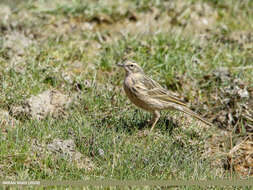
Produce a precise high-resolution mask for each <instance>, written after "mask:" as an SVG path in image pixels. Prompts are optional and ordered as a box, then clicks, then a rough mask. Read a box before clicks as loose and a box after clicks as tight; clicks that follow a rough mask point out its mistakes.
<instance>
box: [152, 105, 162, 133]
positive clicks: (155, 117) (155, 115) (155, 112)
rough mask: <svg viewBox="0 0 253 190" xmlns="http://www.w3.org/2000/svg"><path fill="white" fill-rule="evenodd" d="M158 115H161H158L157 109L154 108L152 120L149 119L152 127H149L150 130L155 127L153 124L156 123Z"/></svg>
mask: <svg viewBox="0 0 253 190" xmlns="http://www.w3.org/2000/svg"><path fill="white" fill-rule="evenodd" d="M160 116H161V115H160V113H159V111H157V110H155V111H154V112H153V118H152V120H151V121H150V122H151V123H152V127H151V129H150V132H151V131H152V130H153V129H154V128H155V125H156V123H157V121H158V120H159V118H160Z"/></svg>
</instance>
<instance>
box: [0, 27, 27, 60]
mask: <svg viewBox="0 0 253 190" xmlns="http://www.w3.org/2000/svg"><path fill="white" fill-rule="evenodd" d="M3 39H4V43H3V44H4V45H3V47H4V48H6V49H9V50H11V51H8V55H9V56H10V57H12V56H13V55H24V53H25V48H27V47H28V46H29V45H31V44H32V40H30V39H29V38H27V37H26V36H25V35H24V34H22V33H20V32H18V31H13V32H10V33H8V34H7V35H5V36H4V38H3Z"/></svg>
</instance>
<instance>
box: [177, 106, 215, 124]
mask: <svg viewBox="0 0 253 190" xmlns="http://www.w3.org/2000/svg"><path fill="white" fill-rule="evenodd" d="M181 111H182V112H184V113H186V114H188V115H190V116H192V117H194V118H196V119H198V120H200V121H202V122H203V123H205V124H207V125H209V126H213V124H212V123H211V122H210V121H207V120H206V119H204V118H203V117H201V116H200V115H199V114H197V113H195V112H194V111H192V110H191V109H189V108H186V107H184V109H182V110H181Z"/></svg>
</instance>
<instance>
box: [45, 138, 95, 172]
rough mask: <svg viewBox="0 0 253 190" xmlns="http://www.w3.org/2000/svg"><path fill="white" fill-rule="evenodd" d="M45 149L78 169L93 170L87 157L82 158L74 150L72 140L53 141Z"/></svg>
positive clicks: (74, 146)
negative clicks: (69, 161)
mask: <svg viewBox="0 0 253 190" xmlns="http://www.w3.org/2000/svg"><path fill="white" fill-rule="evenodd" d="M47 149H48V150H49V151H50V152H52V153H54V154H56V155H57V156H60V157H64V158H65V159H70V160H71V161H72V162H74V163H75V165H76V166H77V168H79V169H87V170H91V169H92V168H94V164H93V163H92V161H91V160H90V159H89V158H88V157H84V156H83V155H82V154H81V153H80V152H78V151H76V150H75V149H76V145H75V142H74V140H72V139H68V140H62V139H54V140H53V142H52V143H51V144H49V145H47Z"/></svg>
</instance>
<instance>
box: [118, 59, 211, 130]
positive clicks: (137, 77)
mask: <svg viewBox="0 0 253 190" xmlns="http://www.w3.org/2000/svg"><path fill="white" fill-rule="evenodd" d="M117 65H118V66H120V67H123V68H124V69H125V71H126V76H125V80H124V90H125V92H126V95H127V97H128V98H129V99H130V100H131V102H133V103H134V104H135V105H136V106H138V107H140V108H142V109H144V110H146V111H149V112H151V113H152V114H153V118H152V120H151V123H152V127H151V131H152V130H153V129H154V127H155V125H156V123H157V121H158V120H159V118H160V113H159V111H160V110H165V109H175V110H178V111H181V112H184V113H186V114H188V115H190V116H192V117H194V118H197V119H199V120H200V121H202V122H204V123H205V124H207V125H209V126H212V123H210V122H209V121H207V120H206V119H204V118H202V117H201V116H200V115H198V114H197V113H195V112H194V111H192V110H191V109H190V108H188V106H187V105H186V104H185V103H184V102H183V101H182V100H180V99H179V98H177V97H176V96H173V95H171V94H170V93H169V91H168V90H166V89H165V88H163V87H162V86H161V85H160V84H159V83H157V82H155V81H154V80H152V79H151V78H149V77H148V76H146V75H145V73H144V72H143V70H142V68H141V67H140V66H139V65H138V64H137V63H135V62H132V61H127V62H125V63H124V64H117Z"/></svg>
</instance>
